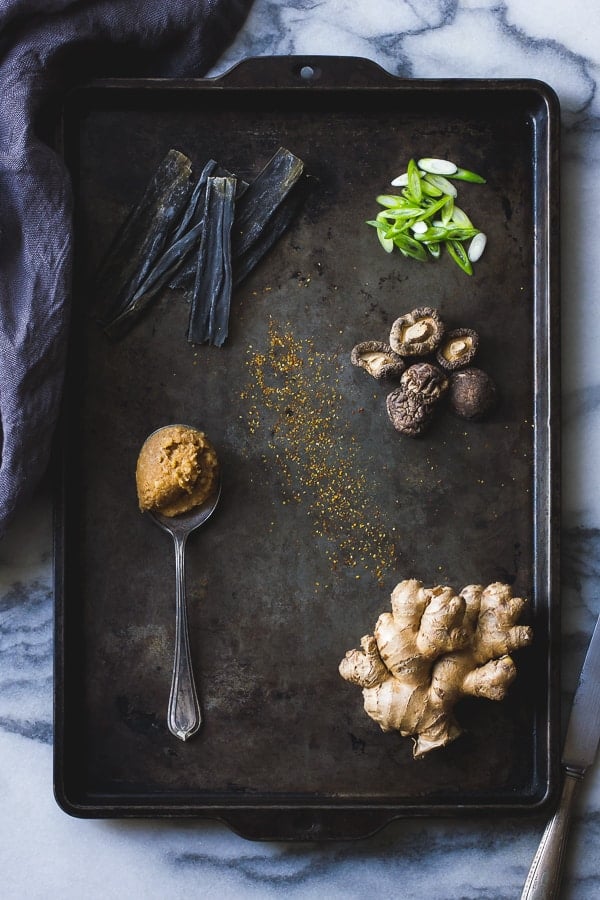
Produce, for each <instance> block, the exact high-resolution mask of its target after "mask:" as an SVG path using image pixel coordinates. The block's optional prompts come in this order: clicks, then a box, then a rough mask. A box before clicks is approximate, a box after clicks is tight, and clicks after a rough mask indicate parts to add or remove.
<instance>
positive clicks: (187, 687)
mask: <svg viewBox="0 0 600 900" xmlns="http://www.w3.org/2000/svg"><path fill="white" fill-rule="evenodd" d="M220 495H221V480H220V478H219V480H218V481H217V483H216V484H215V488H214V490H213V491H212V493H211V494H210V495H209V496H208V497H207V498H206V500H205V501H204V502H203V503H202V504H200V506H196V507H194V508H193V509H191V510H189V511H188V512H185V513H179V515H176V516H164V515H163V514H162V513H159V512H156V511H155V510H148V515H149V516H150V518H151V519H153V520H154V521H155V522H156V524H157V525H158V526H159V527H160V528H162V529H163V531H167V532H168V533H169V534H170V535H171V537H172V538H173V543H174V545H175V658H174V661H173V677H172V679H171V693H170V695H169V710H168V713H167V724H168V726H169V731H170V732H171V733H172V734H174V735H175V737H178V738H180V740H182V741H187V740H188V739H189V738H191V737H192V736H193V735H194V734H196V732H197V731H198V729H199V728H200V725H201V724H202V715H201V712H200V704H199V702H198V693H197V691H196V684H195V681H194V671H193V668H192V656H191V653H190V638H189V631H188V618H187V603H186V596H185V544H186V541H187V539H188V537H189V535H190V534H191V533H192V531H195V530H196V529H197V528H200V526H201V525H204V523H205V522H206V520H207V519H208V518H209V517H210V516H211V515H212V513H213V512H214V510H215V507H216V505H217V503H218V502H219V497H220Z"/></svg>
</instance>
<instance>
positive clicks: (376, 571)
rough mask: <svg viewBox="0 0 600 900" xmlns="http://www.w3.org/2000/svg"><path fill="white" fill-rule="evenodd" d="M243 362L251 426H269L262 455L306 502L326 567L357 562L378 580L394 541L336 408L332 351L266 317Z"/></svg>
mask: <svg viewBox="0 0 600 900" xmlns="http://www.w3.org/2000/svg"><path fill="white" fill-rule="evenodd" d="M247 366H248V370H249V381H248V384H247V387H246V389H245V390H244V391H242V393H241V395H240V397H241V399H242V400H246V401H247V402H248V412H247V419H246V424H247V428H248V430H249V432H250V434H251V435H252V434H255V433H256V432H257V431H259V430H263V429H264V430H270V437H269V440H268V448H269V450H270V453H271V454H272V459H266V460H265V463H266V464H267V465H272V464H273V462H274V464H275V466H276V468H277V470H278V471H279V475H280V478H281V480H282V482H283V484H284V485H285V486H286V487H287V488H288V491H289V495H288V496H289V497H291V498H293V500H295V501H296V502H297V503H306V504H307V514H308V516H309V517H310V519H311V521H312V524H313V531H314V534H315V536H317V537H324V538H326V539H327V546H328V549H327V550H326V554H327V557H328V559H329V561H330V563H331V565H332V568H333V569H334V570H337V569H339V568H340V567H341V566H345V567H351V568H357V569H358V570H359V573H360V570H362V571H364V572H365V573H369V574H370V575H372V576H373V577H374V578H375V579H376V581H377V582H378V583H379V584H382V583H383V580H384V575H385V574H386V572H387V571H388V570H389V569H393V568H394V566H395V563H396V548H395V545H394V542H393V540H392V539H391V537H390V535H389V533H388V531H387V530H386V528H385V527H384V525H383V524H382V522H381V516H380V513H379V510H378V509H377V508H376V507H375V505H374V502H373V500H372V498H371V496H370V492H369V489H368V487H369V483H370V480H371V479H372V473H369V472H364V470H363V469H364V463H363V464H362V465H361V463H360V460H359V450H360V448H359V447H358V443H357V440H356V437H355V436H354V435H353V434H352V430H351V426H350V423H349V422H348V421H347V420H346V419H345V418H344V416H343V415H340V412H339V411H340V409H341V407H342V401H343V398H342V396H341V394H340V392H339V390H338V383H339V382H338V379H337V378H336V375H335V366H334V361H333V359H332V355H331V353H324V352H320V351H318V350H317V349H315V346H314V342H313V341H312V340H310V339H307V338H303V339H299V338H297V337H296V336H295V335H294V334H293V332H292V331H291V326H290V325H289V324H287V325H286V326H285V328H282V327H280V326H278V325H277V324H276V323H275V322H274V320H273V319H271V320H270V322H269V331H268V347H267V349H266V351H265V352H258V351H256V350H255V349H254V348H252V347H250V348H249V349H248V361H247ZM283 502H284V503H286V502H289V501H288V500H286V499H285V498H284V500H283ZM355 577H356V578H357V579H358V578H360V577H361V576H360V574H356V575H355Z"/></svg>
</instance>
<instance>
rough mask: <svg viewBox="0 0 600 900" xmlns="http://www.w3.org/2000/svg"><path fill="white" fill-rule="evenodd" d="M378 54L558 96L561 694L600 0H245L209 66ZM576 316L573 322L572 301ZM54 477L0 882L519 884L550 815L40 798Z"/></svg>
mask: <svg viewBox="0 0 600 900" xmlns="http://www.w3.org/2000/svg"><path fill="white" fill-rule="evenodd" d="M291 53H296V54H334V55H352V56H363V57H366V58H369V59H372V60H374V61H376V62H377V63H379V64H380V65H381V66H383V67H384V68H385V69H387V70H389V71H390V72H392V73H393V74H397V75H402V76H404V77H409V78H410V77H534V78H539V79H542V80H544V81H546V82H548V83H549V84H550V85H551V86H552V87H553V88H554V90H555V91H556V92H557V94H558V96H559V98H560V101H561V108H562V122H563V142H562V151H561V152H562V309H563V336H562V363H563V364H562V370H563V371H562V377H563V431H564V433H563V457H564V458H563V476H562V477H563V529H562V543H563V554H562V556H563V559H562V581H563V589H562V610H563V627H562V635H563V643H562V647H563V696H564V699H565V701H566V703H565V707H566V708H568V701H569V700H570V697H571V695H572V691H573V689H574V686H575V684H576V681H577V676H578V672H579V668H580V666H581V663H582V661H583V656H584V653H585V649H586V646H587V642H588V640H589V637H590V635H591V632H592V629H593V625H594V622H595V619H596V616H597V615H598V613H599V612H600V598H599V596H598V593H599V592H598V588H597V580H596V579H598V578H599V577H600V468H599V467H598V465H597V458H598V449H597V448H598V443H597V442H596V440H595V439H596V437H598V440H599V441H600V418H599V417H600V355H599V354H598V353H597V347H598V344H599V343H600V341H599V338H600V314H599V310H598V297H597V294H598V290H597V284H598V272H597V268H598V266H597V261H596V252H595V225H596V222H597V219H598V212H597V210H598V208H599V206H600V128H599V122H600V119H599V113H600V109H599V106H598V104H599V101H598V92H597V82H596V78H597V77H598V76H599V75H600V5H598V4H596V3H592V2H590V0H571V2H569V3H562V2H558V0H503V2H498V0H421V3H418V4H417V3H414V2H408V0H380V2H379V3H377V4H366V3H353V2H351V0H320V2H318V3H315V2H313V0H310V2H309V0H282V2H280V3H274V2H272V0H255V3H254V7H253V10H252V12H251V14H250V16H249V18H248V20H247V22H246V24H245V26H244V28H243V29H242V31H241V32H240V34H239V35H238V38H237V39H236V41H235V42H234V44H233V45H232V46H231V47H230V49H229V50H228V51H227V53H226V55H225V56H224V57H223V58H222V60H221V61H220V62H219V65H218V67H216V68H215V69H214V70H213V72H212V73H211V74H218V73H220V72H222V71H224V70H225V69H227V68H228V67H229V66H230V65H232V64H233V63H235V62H237V61H238V60H240V59H242V58H244V57H247V56H259V55H274V54H291ZM584 315H585V316H586V317H587V318H586V321H585V326H584V325H583V316H584ZM51 554H52V543H51V502H50V491H49V487H48V485H45V486H42V488H41V489H40V490H39V491H38V494H37V496H36V497H35V499H34V501H33V502H32V503H31V504H30V505H29V506H28V507H27V508H26V509H24V510H22V511H21V513H20V515H19V516H18V518H17V520H16V522H15V523H14V525H13V527H12V528H11V530H10V532H9V534H8V536H7V537H6V538H5V540H4V541H3V542H2V543H1V544H0V609H1V616H0V642H1V644H0V647H1V654H0V685H1V690H0V759H1V762H2V765H1V769H0V772H1V774H0V798H1V811H0V823H1V824H0V843H1V845H2V853H1V858H2V876H1V881H2V888H1V893H2V896H3V897H6V898H19V900H20V898H28V900H29V898H32V900H33V898H40V900H41V898H44V900H48V898H55V897H56V898H58V897H60V898H61V900H66V898H77V900H80V898H86V900H95V898H98V900H110V898H125V897H127V898H129V897H138V896H144V897H146V898H148V900H151V898H159V897H160V898H163V897H169V898H173V900H174V898H178V897H186V896H202V897H213V896H217V895H218V896H219V897H222V898H237V897H242V898H243V897H248V898H250V897H261V898H265V897H272V896H273V897H275V896H281V897H283V896H285V897H303V898H309V897H320V896H325V897H327V898H336V897H344V898H362V897H365V898H366V897H390V898H391V897H407V898H408V897H410V898H413V900H420V898H430V897H444V898H463V900H466V898H481V897H490V898H494V900H500V898H516V897H518V896H520V891H521V888H522V885H523V882H524V879H525V876H526V874H527V871H528V868H529V865H530V863H531V860H532V857H533V854H534V852H535V849H536V847H537V843H538V841H539V838H540V835H541V832H542V830H543V827H544V824H545V821H544V819H543V818H537V819H536V818H534V819H525V820H523V819H520V818H511V819H504V818H501V817H496V818H494V819H483V820H482V819H478V818H477V819H475V818H474V819H469V818H466V819H461V820H460V821H437V820H417V821H414V820H413V821H410V820H408V821H400V822H397V823H394V824H392V825H391V826H389V827H388V828H386V829H384V831H382V832H380V833H379V834H378V835H376V836H374V837H372V838H370V839H368V840H364V841H359V842H352V843H335V844H323V845H319V844H311V845H307V846H304V845H297V844H291V845H284V844H272V843H266V844H257V843H252V842H249V841H246V840H244V839H242V838H240V837H237V836H236V835H234V834H232V833H231V832H230V831H229V830H228V829H227V828H226V827H225V826H221V825H219V824H215V823H207V822H192V821H188V822H185V823H183V824H181V823H170V822H166V821H160V822H147V821H94V820H79V819H73V818H70V817H69V816H67V815H66V814H65V813H63V812H62V811H61V810H60V809H59V807H58V806H57V805H56V803H55V801H54V799H53V795H52V649H53V648H52V639H53V636H52V614H53V605H52V604H53V598H52V580H51ZM599 823H600V770H599V766H598V765H596V766H595V768H594V769H593V770H591V771H590V772H589V773H588V776H587V778H586V781H585V783H584V786H583V789H582V790H581V793H580V795H579V798H578V803H577V808H576V814H575V822H574V829H573V834H572V839H571V842H570V849H569V855H568V860H567V868H566V873H565V881H564V896H565V897H566V898H577V900H587V898H595V897H600V853H599V852H598V848H599V846H600V824H599Z"/></svg>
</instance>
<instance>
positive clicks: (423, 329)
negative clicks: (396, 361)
mask: <svg viewBox="0 0 600 900" xmlns="http://www.w3.org/2000/svg"><path fill="white" fill-rule="evenodd" d="M444 330H445V326H444V323H443V322H442V320H441V319H440V316H439V313H438V311H437V310H436V309H433V308H432V307H431V306H421V307H419V308H418V309H413V310H412V311H411V312H409V313H406V314H405V315H403V316H400V317H399V318H398V319H396V320H395V322H393V324H392V328H391V331H390V346H391V348H392V350H395V352H396V353H398V354H399V355H400V356H426V355H427V354H428V353H433V352H434V350H435V349H436V348H437V347H438V345H439V343H440V341H441V340H442V336H443V334H444Z"/></svg>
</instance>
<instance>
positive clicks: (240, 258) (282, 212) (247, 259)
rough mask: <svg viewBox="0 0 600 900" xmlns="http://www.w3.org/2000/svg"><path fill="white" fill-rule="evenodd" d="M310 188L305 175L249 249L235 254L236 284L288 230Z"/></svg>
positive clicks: (234, 270) (284, 199)
mask: <svg viewBox="0 0 600 900" xmlns="http://www.w3.org/2000/svg"><path fill="white" fill-rule="evenodd" d="M309 189H310V180H309V178H308V177H307V176H306V175H303V176H302V177H301V178H300V180H299V181H298V183H297V184H296V185H295V186H294V187H293V188H292V190H291V191H289V193H288V194H286V196H285V197H284V198H283V200H282V201H281V203H280V204H279V206H278V207H277V209H276V210H275V211H274V213H273V215H272V216H271V218H270V219H269V221H268V223H267V224H266V227H264V228H263V229H262V231H261V232H260V234H259V235H258V237H257V238H256V239H255V240H254V241H253V243H252V244H251V245H250V246H249V247H248V248H247V250H246V251H245V252H244V253H241V254H238V255H237V256H236V255H235V254H234V257H233V283H234V285H238V284H240V283H241V282H242V281H243V280H244V278H246V276H247V275H249V274H250V272H251V271H252V270H253V269H255V268H256V266H257V265H258V263H259V262H260V261H261V259H262V258H263V256H265V255H266V254H267V253H268V252H269V250H270V249H271V247H272V246H273V245H274V244H275V243H276V242H277V241H278V240H279V238H280V237H281V236H282V235H283V234H284V233H285V232H286V231H287V229H288V228H289V227H290V225H291V224H292V222H293V221H294V219H295V218H296V216H297V215H298V212H299V210H300V208H301V206H302V205H303V203H304V201H305V200H306V196H307V194H308V192H309Z"/></svg>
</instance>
